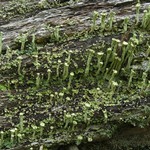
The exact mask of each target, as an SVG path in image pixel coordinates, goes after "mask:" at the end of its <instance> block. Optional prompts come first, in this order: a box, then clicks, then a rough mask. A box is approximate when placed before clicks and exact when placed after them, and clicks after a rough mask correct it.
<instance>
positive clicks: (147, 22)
mask: <svg viewBox="0 0 150 150" xmlns="http://www.w3.org/2000/svg"><path fill="white" fill-rule="evenodd" d="M149 18H150V7H149V10H144V16H143V18H142V27H143V28H144V29H150V19H149Z"/></svg>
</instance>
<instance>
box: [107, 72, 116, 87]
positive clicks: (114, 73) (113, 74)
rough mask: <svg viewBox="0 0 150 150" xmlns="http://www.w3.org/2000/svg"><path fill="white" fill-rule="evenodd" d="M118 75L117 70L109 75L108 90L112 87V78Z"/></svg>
mask: <svg viewBox="0 0 150 150" xmlns="http://www.w3.org/2000/svg"><path fill="white" fill-rule="evenodd" d="M117 73H118V71H117V70H113V73H112V75H111V78H110V79H109V86H108V87H109V88H110V87H111V85H112V81H113V80H114V77H115V75H116V74H117Z"/></svg>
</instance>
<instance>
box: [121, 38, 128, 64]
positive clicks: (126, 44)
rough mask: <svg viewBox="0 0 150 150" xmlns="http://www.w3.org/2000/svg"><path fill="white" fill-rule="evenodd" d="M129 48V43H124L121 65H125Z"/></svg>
mask: <svg viewBox="0 0 150 150" xmlns="http://www.w3.org/2000/svg"><path fill="white" fill-rule="evenodd" d="M127 46H128V43H127V42H126V41H123V43H122V55H121V64H123V63H124V59H125V55H126V53H127Z"/></svg>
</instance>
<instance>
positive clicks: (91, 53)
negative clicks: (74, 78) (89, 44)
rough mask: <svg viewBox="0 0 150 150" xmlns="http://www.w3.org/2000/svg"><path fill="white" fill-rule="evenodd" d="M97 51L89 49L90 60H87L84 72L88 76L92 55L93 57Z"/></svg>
mask: <svg viewBox="0 0 150 150" xmlns="http://www.w3.org/2000/svg"><path fill="white" fill-rule="evenodd" d="M94 53H95V51H94V50H92V49H89V55H88V60H87V63H86V68H85V73H84V76H85V77H87V76H88V75H89V71H90V63H91V60H92V57H93V54H94Z"/></svg>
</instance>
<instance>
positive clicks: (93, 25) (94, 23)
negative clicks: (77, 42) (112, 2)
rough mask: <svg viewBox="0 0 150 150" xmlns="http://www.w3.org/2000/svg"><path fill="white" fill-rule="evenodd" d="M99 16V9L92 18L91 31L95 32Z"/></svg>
mask: <svg viewBox="0 0 150 150" xmlns="http://www.w3.org/2000/svg"><path fill="white" fill-rule="evenodd" d="M98 17H99V13H98V12H97V11H94V12H93V18H92V22H93V23H92V26H91V31H92V32H93V31H94V30H96V28H97V26H96V20H97V19H98Z"/></svg>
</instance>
